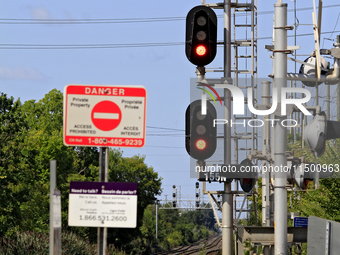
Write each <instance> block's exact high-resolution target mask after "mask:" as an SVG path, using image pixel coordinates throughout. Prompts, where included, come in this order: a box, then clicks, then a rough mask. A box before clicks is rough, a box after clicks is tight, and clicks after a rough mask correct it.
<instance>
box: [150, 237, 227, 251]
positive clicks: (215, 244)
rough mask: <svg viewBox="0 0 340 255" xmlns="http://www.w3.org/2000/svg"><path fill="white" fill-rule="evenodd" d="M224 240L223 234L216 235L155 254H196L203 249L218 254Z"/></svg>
mask: <svg viewBox="0 0 340 255" xmlns="http://www.w3.org/2000/svg"><path fill="white" fill-rule="evenodd" d="M221 242H222V236H218V237H214V238H208V239H204V240H201V241H199V242H197V243H194V244H192V245H189V246H181V247H179V248H177V249H174V250H171V251H166V252H160V253H157V254H155V255H167V254H177V255H190V254H191V255H194V254H199V253H200V252H201V254H202V251H205V252H206V253H205V254H209V255H214V254H218V252H219V251H220V249H219V248H220V246H221Z"/></svg>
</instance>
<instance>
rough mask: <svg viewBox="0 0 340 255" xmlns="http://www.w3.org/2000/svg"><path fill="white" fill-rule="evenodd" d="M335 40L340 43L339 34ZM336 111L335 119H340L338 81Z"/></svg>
mask: <svg viewBox="0 0 340 255" xmlns="http://www.w3.org/2000/svg"><path fill="white" fill-rule="evenodd" d="M336 38H337V40H336V42H337V43H340V35H338V36H337V37H336ZM336 107H337V112H336V116H337V121H340V82H338V84H337V104H336Z"/></svg>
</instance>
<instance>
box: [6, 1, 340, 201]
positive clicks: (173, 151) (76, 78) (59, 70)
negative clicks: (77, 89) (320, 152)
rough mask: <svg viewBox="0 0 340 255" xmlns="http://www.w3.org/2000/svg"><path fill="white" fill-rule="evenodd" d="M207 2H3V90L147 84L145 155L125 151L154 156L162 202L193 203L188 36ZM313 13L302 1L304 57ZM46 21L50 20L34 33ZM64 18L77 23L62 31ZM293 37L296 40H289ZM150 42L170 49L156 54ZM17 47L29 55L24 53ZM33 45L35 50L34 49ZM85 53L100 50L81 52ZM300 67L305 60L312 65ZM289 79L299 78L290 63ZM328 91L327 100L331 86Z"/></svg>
mask: <svg viewBox="0 0 340 255" xmlns="http://www.w3.org/2000/svg"><path fill="white" fill-rule="evenodd" d="M284 2H287V3H288V9H289V10H292V9H293V8H294V2H293V1H284ZM323 2H324V6H325V7H326V8H324V11H323V19H322V22H323V23H322V31H323V32H332V31H333V30H335V31H337V32H334V33H333V34H331V33H327V34H323V35H322V36H321V46H322V45H323V48H332V47H333V46H332V44H333V41H330V40H326V39H324V38H326V37H330V36H331V39H334V38H336V35H337V34H339V33H340V24H339V23H337V20H338V17H339V16H338V15H339V12H340V5H339V4H336V3H335V2H334V1H330V0H327V1H323ZM200 3H201V1H199V0H195V1H193V0H188V1H179V0H173V1H151V0H145V1H136V0H131V1H107V0H102V1H93V0H92V1H89V0H82V1H74V0H73V1H66V0H61V1H43V0H31V1H23V0H22V1H19V0H13V1H1V2H0V29H1V36H0V91H1V92H4V93H6V94H7V95H9V96H14V97H15V98H20V99H21V101H22V102H24V101H26V100H30V99H36V100H40V99H41V98H43V97H44V95H45V94H46V93H48V92H49V91H50V90H52V89H53V88H56V89H58V90H60V91H63V88H64V86H66V85H67V84H90V85H143V86H144V87H145V88H146V89H147V93H148V99H147V100H148V101H147V126H148V128H147V140H146V146H145V147H144V148H142V149H123V151H124V156H132V155H135V154H140V155H145V156H146V163H147V164H148V165H149V166H152V167H154V169H155V170H156V171H158V172H159V174H160V176H162V177H163V185H164V186H163V189H164V192H163V194H168V195H169V196H170V194H171V190H172V185H173V184H175V185H181V187H182V194H192V195H193V194H194V192H195V187H194V183H195V179H190V178H189V170H188V169H189V156H188V155H187V153H186V150H185V147H184V114H185V110H186V108H187V106H188V104H189V103H190V89H189V85H190V78H193V77H195V67H194V66H193V65H192V64H191V63H190V62H189V61H188V60H187V59H186V56H185V53H184V37H185V16H186V14H187V13H188V11H189V10H190V9H191V8H192V7H194V6H196V5H199V4H200ZM274 3H276V1H261V0H258V12H259V13H258V38H259V40H258V77H264V78H266V77H267V76H268V75H269V74H270V73H271V70H272V60H271V58H270V53H269V52H267V51H266V50H265V49H264V45H265V44H271V37H272V20H273V10H274ZM312 6H313V1H312V0H308V1H306V0H304V1H301V0H300V1H297V8H298V12H297V18H298V20H299V23H300V25H299V27H298V29H297V34H298V35H303V34H309V35H304V36H298V37H297V45H300V46H301V50H299V51H298V54H310V53H311V52H312V51H313V50H314V40H313V36H312V33H313V30H312V26H311V23H312V16H311V12H312V10H311V9H310V7H312ZM327 6H332V7H327ZM306 8H307V9H306ZM216 14H217V16H218V18H219V28H218V39H219V40H221V39H222V38H223V34H222V24H223V20H222V18H221V16H222V10H216ZM293 14H294V13H293V12H292V11H290V12H289V13H288V25H293V23H294V22H295V21H294V16H293ZM159 18H161V19H159ZM39 19H44V20H45V21H44V22H38V23H39V24H34V22H36V21H37V20H39ZM65 19H70V20H71V22H66V24H60V21H61V22H65ZM97 19H100V20H97ZM103 19H107V20H103ZM131 19H134V20H131ZM55 20H59V23H58V22H57V23H56V21H55ZM164 20H165V21H164ZM53 22H54V23H53ZM96 22H97V23H96ZM98 22H99V23H98ZM79 23H80V24H79ZM304 24H309V25H304ZM293 34H294V32H293V31H288V35H293ZM151 43H160V44H161V45H162V46H150V44H151ZM107 44H111V45H110V46H108V45H107ZM117 44H122V45H123V46H124V47H118V45H117ZM165 44H166V45H167V46H165ZM18 45H21V46H20V47H26V49H18V48H17V47H18ZM25 45H31V46H25ZM32 45H33V46H35V48H36V49H27V48H29V47H32ZM61 45H65V46H61ZM84 45H87V47H88V46H89V45H92V46H90V47H89V48H81V47H84ZM288 45H294V38H293V37H289V39H288ZM94 46H96V47H94ZM103 46H105V47H104V48H103ZM128 46H129V47H128ZM137 46H138V47H137ZM141 46H143V47H141ZM145 46H147V47H145ZM49 47H52V49H50V48H49ZM60 47H61V48H62V49H59V48H60ZM65 47H69V48H71V49H65ZM98 47H101V48H98ZM46 48H48V49H46ZM222 53H223V49H222V48H218V52H217V57H216V59H215V60H214V61H213V62H212V63H211V64H210V65H209V66H211V67H221V66H222V65H223V61H222V59H223V58H222ZM298 58H299V59H300V60H304V59H305V58H307V56H299V57H298ZM328 61H331V60H329V59H328ZM331 63H332V61H331ZM299 67H300V65H298V67H297V68H299ZM289 72H294V65H293V64H292V63H290V62H289ZM220 76H221V73H215V74H212V73H208V74H207V78H219V77H220ZM322 90H323V92H324V91H325V86H324V87H323V88H322ZM332 107H333V108H334V105H333V106H332ZM212 189H217V190H219V189H222V185H221V184H216V185H214V186H212Z"/></svg>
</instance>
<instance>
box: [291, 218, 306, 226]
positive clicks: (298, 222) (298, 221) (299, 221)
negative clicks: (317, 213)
mask: <svg viewBox="0 0 340 255" xmlns="http://www.w3.org/2000/svg"><path fill="white" fill-rule="evenodd" d="M294 227H308V217H294Z"/></svg>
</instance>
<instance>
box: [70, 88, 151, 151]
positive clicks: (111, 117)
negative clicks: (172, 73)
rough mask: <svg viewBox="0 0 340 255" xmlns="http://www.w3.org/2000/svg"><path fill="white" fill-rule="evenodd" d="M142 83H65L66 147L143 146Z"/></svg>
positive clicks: (144, 109)
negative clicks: (102, 84)
mask: <svg viewBox="0 0 340 255" xmlns="http://www.w3.org/2000/svg"><path fill="white" fill-rule="evenodd" d="M145 126H146V90H145V88H144V87H143V86H118V85H117V86H94V85H68V86H66V87H65V89H64V144H65V145H66V146H91V147H92V146H93V147H100V146H102V147H143V146H144V144H145Z"/></svg>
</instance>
